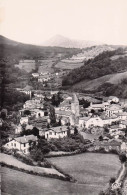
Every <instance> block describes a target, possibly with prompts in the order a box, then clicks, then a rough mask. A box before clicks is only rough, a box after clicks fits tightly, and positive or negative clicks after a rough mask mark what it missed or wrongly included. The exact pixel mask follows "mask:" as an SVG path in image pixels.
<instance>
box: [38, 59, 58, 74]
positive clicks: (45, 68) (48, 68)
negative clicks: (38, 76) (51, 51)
mask: <svg viewBox="0 0 127 195" xmlns="http://www.w3.org/2000/svg"><path fill="white" fill-rule="evenodd" d="M55 61H56V60H55V59H47V60H41V62H40V66H39V69H38V72H39V73H41V72H50V73H52V72H54V69H53V68H52V65H53V64H54V62H55Z"/></svg>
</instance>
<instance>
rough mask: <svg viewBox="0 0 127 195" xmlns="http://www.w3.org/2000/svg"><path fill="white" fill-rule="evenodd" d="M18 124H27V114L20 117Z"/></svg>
mask: <svg viewBox="0 0 127 195" xmlns="http://www.w3.org/2000/svg"><path fill="white" fill-rule="evenodd" d="M20 124H21V125H22V124H28V117H27V116H25V117H21V119H20Z"/></svg>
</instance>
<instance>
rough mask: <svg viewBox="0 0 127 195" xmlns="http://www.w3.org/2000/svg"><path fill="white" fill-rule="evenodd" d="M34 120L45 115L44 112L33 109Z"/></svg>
mask: <svg viewBox="0 0 127 195" xmlns="http://www.w3.org/2000/svg"><path fill="white" fill-rule="evenodd" d="M34 112H35V115H36V118H40V117H43V116H44V115H45V110H41V109H34Z"/></svg>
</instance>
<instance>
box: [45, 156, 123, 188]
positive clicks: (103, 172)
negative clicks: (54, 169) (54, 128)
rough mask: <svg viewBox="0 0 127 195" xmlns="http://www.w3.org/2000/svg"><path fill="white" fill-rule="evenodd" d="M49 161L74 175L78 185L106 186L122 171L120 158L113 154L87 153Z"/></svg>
mask: <svg viewBox="0 0 127 195" xmlns="http://www.w3.org/2000/svg"><path fill="white" fill-rule="evenodd" d="M49 160H50V162H52V163H53V164H55V165H57V166H58V167H59V168H61V169H62V170H63V171H65V172H66V173H68V174H70V175H72V176H73V177H74V178H75V179H77V181H78V183H80V184H88V185H95V186H105V185H106V183H108V181H109V179H110V177H112V176H116V174H117V172H118V170H119V169H120V162H119V160H118V157H117V156H116V155H111V154H96V153H85V154H80V155H76V156H68V157H57V158H50V159H49Z"/></svg>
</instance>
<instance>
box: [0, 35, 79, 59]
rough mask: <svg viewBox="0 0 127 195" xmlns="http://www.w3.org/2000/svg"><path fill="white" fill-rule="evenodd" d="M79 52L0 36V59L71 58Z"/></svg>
mask: <svg viewBox="0 0 127 195" xmlns="http://www.w3.org/2000/svg"><path fill="white" fill-rule="evenodd" d="M79 52H81V51H80V49H70V48H59V47H44V46H35V45H30V44H23V43H19V42H16V41H12V40H10V39H8V38H6V37H3V36H0V58H11V59H23V58H24V59H38V58H39V59H45V58H46V59H47V58H51V57H58V56H59V55H61V58H64V57H71V56H72V55H74V54H77V53H79Z"/></svg>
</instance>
